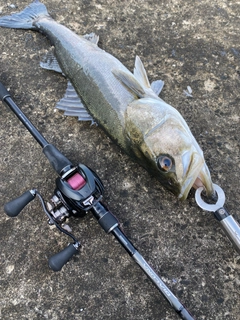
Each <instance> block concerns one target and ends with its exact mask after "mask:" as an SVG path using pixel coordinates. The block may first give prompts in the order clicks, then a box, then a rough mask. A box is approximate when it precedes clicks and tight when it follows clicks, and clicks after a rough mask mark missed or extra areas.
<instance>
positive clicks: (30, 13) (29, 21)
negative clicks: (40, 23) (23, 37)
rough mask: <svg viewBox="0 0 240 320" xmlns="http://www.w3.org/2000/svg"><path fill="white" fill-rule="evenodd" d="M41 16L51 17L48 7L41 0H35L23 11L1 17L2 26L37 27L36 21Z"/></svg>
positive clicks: (15, 27)
mask: <svg viewBox="0 0 240 320" xmlns="http://www.w3.org/2000/svg"><path fill="white" fill-rule="evenodd" d="M41 17H50V16H49V14H48V12H47V8H46V7H45V5H44V4H43V3H41V2H40V1H39V0H34V2H32V3H31V4H30V5H29V6H27V7H26V8H25V9H24V10H23V11H21V12H18V13H13V14H12V15H10V16H5V17H2V18H0V27H4V28H13V29H37V27H36V26H35V25H34V22H35V21H36V20H37V19H39V18H41Z"/></svg>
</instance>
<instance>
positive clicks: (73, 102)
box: [56, 81, 95, 124]
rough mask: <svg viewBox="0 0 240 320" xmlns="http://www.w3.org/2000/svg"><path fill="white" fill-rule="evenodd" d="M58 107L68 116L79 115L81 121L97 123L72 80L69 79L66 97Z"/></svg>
mask: <svg viewBox="0 0 240 320" xmlns="http://www.w3.org/2000/svg"><path fill="white" fill-rule="evenodd" d="M56 108H57V109H59V110H63V111H64V115H66V116H72V117H78V120H79V121H91V122H92V123H91V124H94V123H95V121H94V120H93V118H92V116H91V115H90V114H89V113H88V111H87V110H86V108H85V107H84V105H83V103H82V101H81V99H80V98H79V96H78V94H77V93H76V91H75V89H74V88H73V86H72V84H71V82H70V81H68V85H67V91H66V93H65V95H64V97H63V98H62V99H61V100H60V101H59V102H58V103H57V104H56Z"/></svg>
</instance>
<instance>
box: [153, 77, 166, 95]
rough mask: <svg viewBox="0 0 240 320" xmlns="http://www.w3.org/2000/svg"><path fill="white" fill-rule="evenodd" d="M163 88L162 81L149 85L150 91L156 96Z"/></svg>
mask: <svg viewBox="0 0 240 320" xmlns="http://www.w3.org/2000/svg"><path fill="white" fill-rule="evenodd" d="M163 86H164V81H162V80H155V81H153V82H152V83H151V89H152V91H153V92H155V93H156V95H157V96H158V95H159V94H160V92H161V91H162V88H163Z"/></svg>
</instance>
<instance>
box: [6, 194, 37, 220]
mask: <svg viewBox="0 0 240 320" xmlns="http://www.w3.org/2000/svg"><path fill="white" fill-rule="evenodd" d="M31 191H32V192H31ZM31 191H30V190H28V191H26V192H24V194H22V195H21V196H20V197H18V198H15V199H13V200H12V201H9V202H8V203H6V204H5V205H4V211H5V213H6V214H7V215H8V216H9V217H16V216H17V215H18V214H19V213H20V212H21V211H22V209H23V208H24V207H25V206H26V205H27V204H28V203H29V202H30V201H32V200H33V199H34V198H35V195H36V194H35V193H34V190H31Z"/></svg>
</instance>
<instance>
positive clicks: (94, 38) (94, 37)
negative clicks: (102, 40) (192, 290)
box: [83, 32, 99, 44]
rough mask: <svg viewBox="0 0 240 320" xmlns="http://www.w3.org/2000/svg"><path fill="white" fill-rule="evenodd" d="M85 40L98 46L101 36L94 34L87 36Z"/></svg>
mask: <svg viewBox="0 0 240 320" xmlns="http://www.w3.org/2000/svg"><path fill="white" fill-rule="evenodd" d="M83 38H85V39H87V40H88V41H90V42H92V43H95V44H98V41H99V36H97V35H96V34H95V33H94V32H91V33H88V34H85V35H84V36H83Z"/></svg>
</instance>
